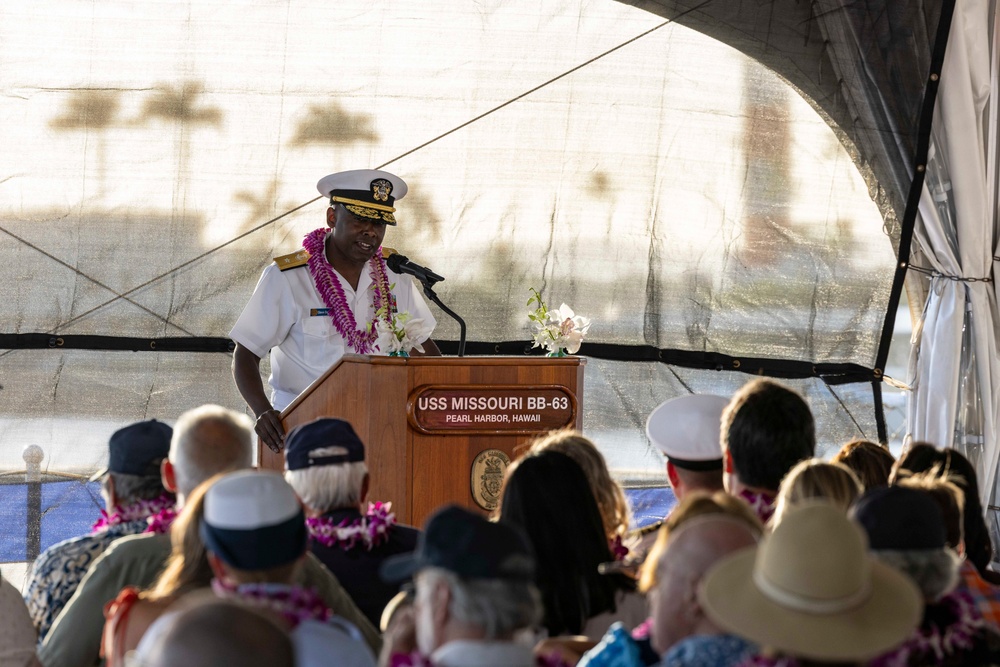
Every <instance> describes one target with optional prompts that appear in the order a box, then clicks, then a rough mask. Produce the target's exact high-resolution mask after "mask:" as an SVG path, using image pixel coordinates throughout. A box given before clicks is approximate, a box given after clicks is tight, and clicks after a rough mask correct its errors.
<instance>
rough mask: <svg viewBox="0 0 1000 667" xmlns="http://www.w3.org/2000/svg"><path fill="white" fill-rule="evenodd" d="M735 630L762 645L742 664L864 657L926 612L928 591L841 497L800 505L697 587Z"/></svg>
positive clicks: (708, 609) (899, 636)
mask: <svg viewBox="0 0 1000 667" xmlns="http://www.w3.org/2000/svg"><path fill="white" fill-rule="evenodd" d="M698 600H699V602H700V603H701V608H702V609H703V610H704V611H705V613H706V614H707V615H708V617H709V618H710V619H711V620H712V621H713V622H714V623H715V624H717V625H718V626H719V627H720V628H723V629H724V630H725V631H727V632H731V633H733V634H736V635H739V636H741V637H743V638H745V639H747V640H749V641H752V642H755V643H756V644H758V645H759V646H761V651H760V653H758V655H757V656H755V657H753V658H751V659H749V660H748V661H745V662H743V663H741V664H742V665H747V666H750V665H753V666H761V667H763V666H765V665H774V666H777V665H781V666H782V667H797V666H799V665H803V666H805V665H842V666H846V665H860V664H863V663H864V662H865V661H867V660H870V659H871V658H874V657H875V656H878V655H880V654H882V653H885V652H886V651H888V650H890V649H893V648H894V647H896V646H898V645H899V644H901V643H902V642H904V641H905V640H906V639H907V637H909V636H910V635H911V634H912V633H913V631H914V628H916V627H917V625H918V624H919V622H920V613H921V607H922V603H921V599H920V592H919V591H918V590H917V588H916V586H914V584H913V582H912V581H910V580H909V578H908V577H906V576H905V575H903V574H902V573H900V572H897V571H896V570H895V569H893V568H891V567H889V566H887V565H884V564H882V563H879V562H878V561H876V560H875V559H874V558H873V557H872V556H870V555H869V554H868V553H867V552H866V547H865V536H864V532H863V531H862V530H861V529H860V528H859V527H858V526H857V524H855V523H854V522H852V521H851V520H849V519H848V518H847V517H846V516H844V513H843V512H842V511H841V510H840V509H839V508H837V507H834V506H832V505H830V504H829V503H826V502H825V501H820V500H817V501H810V502H807V503H805V504H803V505H801V506H800V507H797V508H795V509H793V510H792V511H791V512H789V513H788V515H786V516H785V518H784V520H782V522H781V523H780V524H778V525H777V526H775V528H774V530H773V532H772V533H771V534H770V535H768V536H766V537H764V538H763V539H762V540H761V543H760V545H759V546H757V547H754V548H750V549H746V550H743V551H740V552H737V553H735V554H733V555H731V556H729V557H727V558H725V559H724V560H722V561H721V562H719V563H717V564H716V565H715V566H714V567H713V568H712V569H711V570H709V571H708V573H707V574H706V575H705V578H704V580H703V582H702V585H701V588H700V589H699V592H698Z"/></svg>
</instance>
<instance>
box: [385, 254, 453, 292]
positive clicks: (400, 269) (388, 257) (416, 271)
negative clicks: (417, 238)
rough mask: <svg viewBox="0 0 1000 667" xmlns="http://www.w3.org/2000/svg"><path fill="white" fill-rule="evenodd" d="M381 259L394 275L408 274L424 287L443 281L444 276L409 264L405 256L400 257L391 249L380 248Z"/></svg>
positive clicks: (414, 264) (417, 265)
mask: <svg viewBox="0 0 1000 667" xmlns="http://www.w3.org/2000/svg"><path fill="white" fill-rule="evenodd" d="M382 257H383V258H384V259H385V264H386V266H388V267H389V268H390V269H392V270H393V271H395V272H396V273H401V274H402V273H408V274H410V275H411V276H413V277H414V278H416V279H417V280H419V281H420V282H422V283H423V284H425V285H427V284H428V283H429V284H430V285H433V284H434V283H439V282H441V281H442V280H444V276H439V275H438V274H436V273H434V272H433V271H431V270H430V269H428V268H427V267H426V266H420V265H419V264H416V263H415V262H411V261H410V259H409V258H408V257H407V256H406V255H400V254H399V253H398V252H396V251H395V250H393V249H392V248H382Z"/></svg>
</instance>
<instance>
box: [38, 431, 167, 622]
mask: <svg viewBox="0 0 1000 667" xmlns="http://www.w3.org/2000/svg"><path fill="white" fill-rule="evenodd" d="M171 433H172V429H171V428H170V427H169V426H167V425H166V424H164V423H162V422H158V421H156V420H155V419H151V420H149V421H144V422H138V423H136V424H131V425H129V426H126V427H125V428H122V429H119V430H117V431H115V432H114V434H112V436H111V439H110V440H109V441H108V450H109V452H108V467H107V468H106V469H105V470H103V471H101V472H100V473H98V474H97V475H95V476H94V477H93V478H92V479H97V478H100V479H101V496H102V497H103V498H104V505H105V507H106V508H107V509H106V510H101V518H100V519H99V520H98V521H97V523H95V524H94V526H93V528H92V529H91V532H90V534H89V535H81V536H79V537H74V538H71V539H68V540H64V541H62V542H59V543H57V544H53V545H52V546H51V547H49V548H48V549H46V550H45V551H44V552H43V553H42V554H41V555H40V556H39V557H38V558H37V559H36V560H35V563H34V565H33V566H32V568H31V576H30V580H29V584H28V589H27V592H26V593H25V595H24V601H25V603H26V604H27V605H28V611H29V612H30V613H31V619H32V621H33V622H34V624H35V627H36V628H37V629H38V638H39V640H44V639H45V636H46V635H47V634H48V633H49V629H50V628H51V627H52V623H53V622H54V621H55V619H56V617H57V616H58V615H59V612H60V611H62V608H63V607H64V606H65V605H66V603H67V602H68V601H69V599H70V598H71V597H72V596H73V593H74V592H76V588H77V586H78V585H79V584H80V580H81V579H83V576H84V575H85V574H86V573H87V569H88V568H89V567H90V565H91V563H93V562H94V560H95V559H96V558H97V557H98V556H100V555H101V554H102V553H104V550H105V549H107V548H108V546H109V545H110V544H111V543H112V542H113V541H115V540H117V539H118V538H119V537H123V536H125V535H133V534H135V533H141V532H142V531H144V530H146V528H147V527H148V523H147V519H148V518H149V517H151V516H153V515H155V514H157V513H158V512H160V511H162V510H165V509H168V508H173V506H174V496H173V494H171V493H168V492H167V490H166V489H165V488H163V484H162V483H161V481H160V462H161V461H163V459H164V458H166V456H167V452H168V451H169V449H170V436H171Z"/></svg>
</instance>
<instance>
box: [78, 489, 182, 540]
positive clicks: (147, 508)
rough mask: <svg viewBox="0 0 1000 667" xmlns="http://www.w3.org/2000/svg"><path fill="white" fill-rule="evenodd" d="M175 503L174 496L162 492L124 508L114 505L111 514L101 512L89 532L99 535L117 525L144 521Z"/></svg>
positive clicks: (172, 506)
mask: <svg viewBox="0 0 1000 667" xmlns="http://www.w3.org/2000/svg"><path fill="white" fill-rule="evenodd" d="M176 502H177V501H176V499H175V498H174V494H172V493H168V492H167V491H164V492H163V493H162V494H160V496H159V497H157V498H152V499H145V498H143V499H141V500H137V501H135V502H133V503H129V504H128V505H125V506H124V507H123V506H121V505H115V507H114V509H113V510H111V512H108V511H107V510H101V518H99V519H98V520H97V521H95V522H94V525H93V526H91V527H90V532H91V533H92V534H93V533H101V532H104V531H105V530H107V529H109V528H111V527H112V526H117V525H118V524H122V523H129V522H130V521H138V520H139V519H146V518H148V517H150V516H153V515H154V514H159V513H160V512H162V511H163V510H166V509H173V508H174V507H175V506H176Z"/></svg>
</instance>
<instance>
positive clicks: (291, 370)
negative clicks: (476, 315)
mask: <svg viewBox="0 0 1000 667" xmlns="http://www.w3.org/2000/svg"><path fill="white" fill-rule="evenodd" d="M324 261H325V260H324ZM331 268H332V267H331ZM333 273H334V275H335V276H336V278H337V279H338V280H339V281H340V286H341V287H342V288H343V290H344V296H345V297H346V298H347V303H348V305H350V307H351V312H353V313H354V319H355V321H356V322H357V326H358V328H359V329H363V328H364V327H365V325H366V324H367V323H368V322H370V321H371V320H372V318H373V317H374V315H375V312H374V308H372V295H373V292H374V289H375V286H374V284H373V283H372V279H371V275H370V274H369V265H368V264H366V265H365V268H364V269H363V270H362V271H361V278H360V279H359V280H358V289H357V291H355V290H354V289H353V288H352V287H351V285H350V283H348V282H347V280H345V279H344V278H343V276H341V275H340V274H339V273H337V272H336V271H334V272H333ZM386 273H387V275H388V277H389V284H390V285H392V286H393V288H392V294H393V296H394V297H395V299H396V312H398V313H409V314H410V315H411V316H412V317H413V319H421V320H423V331H424V334H423V335H422V336H420V337H419V341H418V342H421V343H422V342H424V341H425V340H427V339H428V338H430V336H431V333H432V332H433V331H434V327H435V325H436V324H437V321H436V320H435V319H434V316H433V315H432V314H431V311H430V309H429V308H428V307H427V303H426V302H425V301H424V299H423V297H422V296H421V295H420V291H419V288H418V287H417V284H416V282H415V281H414V280H413V279H412V277H410V276H403V275H399V274H398V273H395V272H393V271H391V270H388V269H387V271H386ZM326 310H327V306H326V304H324V303H323V298H322V297H321V296H320V294H319V291H318V290H317V289H316V285H315V284H314V283H313V279H312V274H311V273H310V272H309V267H308V266H307V265H305V264H303V265H301V266H298V267H296V268H290V269H285V270H284V271H282V270H281V269H280V268H278V265H277V264H276V263H271V264H269V265H268V266H267V268H265V269H264V273H262V274H261V276H260V280H259V281H258V282H257V287H256V288H254V291H253V295H252V296H251V297H250V301H249V303H247V305H246V308H244V309H243V313H242V314H241V315H240V318H239V319H238V320H237V321H236V324H235V325H234V326H233V329H232V331H230V332H229V337H230V338H232V339H233V340H235V341H236V342H237V343H239V344H240V345H242V346H243V347H245V348H246V349H248V350H250V351H251V352H253V353H254V354H255V355H257V356H258V357H260V358H264V355H266V354H267V353H268V351H270V352H271V377H270V378H268V381H267V382H268V384H269V385H271V388H272V389H273V390H274V392H273V396H272V397H271V403H272V405H274V408H275V409H276V410H284V409H285V408H286V407H287V406H288V404H289V403H291V402H292V401H293V400H294V399H295V397H296V396H298V395H299V394H300V393H301V392H302V390H303V389H305V388H306V387H308V386H309V385H310V384H312V382H313V380H315V379H316V378H318V377H319V376H320V375H322V374H323V373H324V372H326V370H327V369H328V368H329V367H330V366H332V365H333V364H334V363H335V362H336V361H337V360H338V359H340V358H341V357H342V356H344V354H345V353H347V352H353V351H354V350H350V349H347V344H346V342H345V341H344V338H343V336H341V335H340V333H339V332H338V331H337V329H336V327H334V325H333V319H332V318H331V317H330V316H329V315H327V314H325V312H324V311H326ZM316 311H319V314H312V313H315V312H316ZM373 353H374V354H379V352H377V351H376V352H373Z"/></svg>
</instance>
